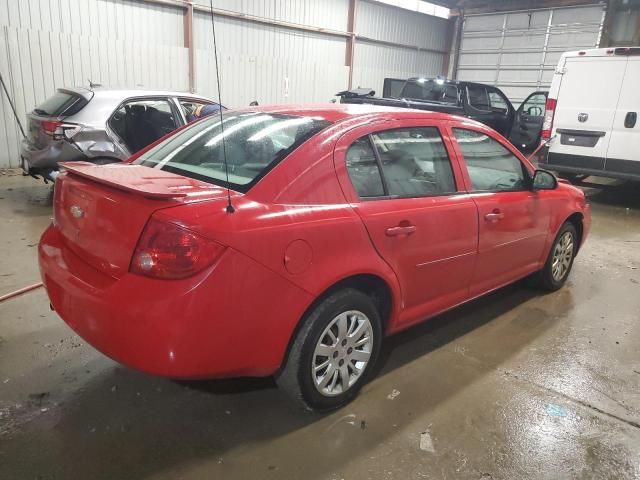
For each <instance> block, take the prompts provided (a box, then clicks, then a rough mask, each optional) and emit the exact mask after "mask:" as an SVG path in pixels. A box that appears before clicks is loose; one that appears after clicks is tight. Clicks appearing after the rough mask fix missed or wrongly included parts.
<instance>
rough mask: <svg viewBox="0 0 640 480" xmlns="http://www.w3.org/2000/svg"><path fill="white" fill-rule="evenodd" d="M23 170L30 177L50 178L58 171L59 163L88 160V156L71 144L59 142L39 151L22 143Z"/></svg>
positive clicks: (24, 140) (28, 142) (30, 145)
mask: <svg viewBox="0 0 640 480" xmlns="http://www.w3.org/2000/svg"><path fill="white" fill-rule="evenodd" d="M20 156H21V158H22V163H21V166H22V169H23V170H24V171H25V173H28V174H29V175H34V176H37V175H42V176H48V175H49V174H50V172H52V171H55V170H58V162H66V161H74V160H76V161H80V160H86V159H87V156H86V155H85V154H84V153H82V152H81V151H80V150H78V149H77V148H75V147H74V146H73V145H71V144H70V143H69V142H65V141H64V140H58V141H55V142H52V143H51V144H50V145H47V147H45V148H43V149H37V148H35V147H34V146H33V144H32V143H31V142H30V141H29V140H27V139H22V142H21V143H20Z"/></svg>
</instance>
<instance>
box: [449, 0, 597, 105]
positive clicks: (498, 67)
mask: <svg viewBox="0 0 640 480" xmlns="http://www.w3.org/2000/svg"><path fill="white" fill-rule="evenodd" d="M603 20H604V6H603V5H593V6H587V7H571V8H557V9H545V10H532V11H527V12H512V13H494V14H483V15H469V16H466V17H465V20H464V27H463V35H462V45H461V50H460V60H459V66H458V75H457V78H458V79H460V80H469V81H475V82H482V83H488V84H491V85H497V86H498V87H499V88H500V89H502V90H503V91H504V93H505V94H506V95H507V96H508V97H509V98H510V99H511V101H512V102H513V104H514V105H516V106H517V105H519V104H520V103H521V102H522V101H523V100H524V99H525V98H526V97H527V96H528V95H529V94H530V93H531V92H533V91H534V90H548V89H549V86H550V84H551V78H552V76H553V71H554V69H555V66H556V65H557V63H558V60H559V59H560V55H561V54H562V52H566V51H569V50H580V49H583V48H594V47H597V46H598V43H599V39H600V35H601V30H602V23H603Z"/></svg>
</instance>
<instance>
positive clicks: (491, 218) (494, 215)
mask: <svg viewBox="0 0 640 480" xmlns="http://www.w3.org/2000/svg"><path fill="white" fill-rule="evenodd" d="M503 218H504V213H502V212H501V211H500V210H498V209H497V208H496V209H495V210H494V211H493V212H491V213H487V214H486V215H485V216H484V219H485V220H486V221H487V222H491V223H496V222H498V221H500V220H502V219H503Z"/></svg>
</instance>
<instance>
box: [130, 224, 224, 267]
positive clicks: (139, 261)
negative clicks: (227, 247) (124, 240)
mask: <svg viewBox="0 0 640 480" xmlns="http://www.w3.org/2000/svg"><path fill="white" fill-rule="evenodd" d="M223 251H224V247H223V246H222V245H220V244H219V243H216V242H214V241H213V240H209V239H207V238H204V237H202V236H200V235H198V234H196V233H193V232H191V231H190V230H187V229H186V228H183V227H181V226H179V225H176V224H174V223H170V222H165V221H162V220H158V219H155V218H151V219H150V220H149V221H148V222H147V225H146V226H145V228H144V231H143V232H142V235H141V236H140V240H139V241H138V245H137V246H136V250H135V252H134V254H133V258H132V259H131V266H130V267H129V270H130V271H131V272H132V273H137V274H139V275H146V276H147V277H153V278H161V279H178V278H186V277H189V276H191V275H194V274H196V273H198V272H199V271H201V270H203V269H205V268H207V267H208V266H210V265H212V264H213V262H215V261H216V259H217V258H218V257H219V256H220V254H222V252H223Z"/></svg>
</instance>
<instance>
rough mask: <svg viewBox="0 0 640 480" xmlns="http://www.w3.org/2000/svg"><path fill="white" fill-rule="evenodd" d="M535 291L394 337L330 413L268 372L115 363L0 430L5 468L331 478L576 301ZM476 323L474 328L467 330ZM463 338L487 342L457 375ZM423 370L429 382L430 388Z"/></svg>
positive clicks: (516, 288) (488, 300)
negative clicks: (295, 400) (291, 393)
mask: <svg viewBox="0 0 640 480" xmlns="http://www.w3.org/2000/svg"><path fill="white" fill-rule="evenodd" d="M539 295H540V293H539V292H536V291H533V290H530V289H527V288H525V287H524V286H523V282H519V283H518V284H515V285H512V286H509V287H506V288H504V289H501V290H499V291H498V292H495V293H493V294H491V295H489V296H487V297H484V298H482V299H479V300H477V301H474V302H472V303H469V304H467V305H465V306H462V307H460V308H457V309H455V310H453V311H450V312H448V313H446V314H444V315H441V316H439V317H437V318H435V319H433V320H431V321H429V322H427V323H425V324H422V325H420V326H417V327H414V328H412V329H410V330H407V331H405V332H403V333H400V334H398V335H396V336H394V337H391V338H389V339H388V341H387V342H386V344H385V347H384V351H383V352H382V357H381V359H380V360H381V361H380V364H379V371H378V374H377V376H376V377H375V378H374V379H373V380H372V382H371V383H370V384H369V385H367V386H366V387H365V389H364V391H363V392H362V394H361V395H360V397H358V398H357V399H356V400H355V401H354V402H353V403H352V404H350V405H349V406H347V407H345V408H343V409H341V410H339V411H336V412H333V413H329V414H312V413H309V412H305V411H302V410H301V409H299V408H298V407H297V406H294V405H293V404H292V403H291V402H289V401H288V399H286V398H285V396H284V395H283V394H282V393H281V392H280V391H279V390H278V389H277V388H275V385H274V382H273V380H272V379H236V380H218V381H205V382H172V381H169V380H166V379H161V378H156V377H151V376H147V375H144V374H141V373H138V372H135V371H132V370H129V369H126V368H124V367H120V366H115V367H113V368H109V369H107V370H106V371H104V372H103V373H101V374H99V375H97V376H95V377H92V378H91V379H90V380H89V381H88V382H87V383H85V384H84V385H83V386H82V387H81V388H80V389H79V390H78V391H77V392H76V393H75V394H73V395H71V396H70V397H68V398H67V399H66V400H65V401H64V404H63V405H60V406H59V407H58V408H56V409H55V413H54V414H52V415H51V416H50V417H48V420H47V421H48V422H49V423H48V424H44V425H43V424H42V423H39V424H36V422H31V423H30V424H28V425H27V426H26V427H25V428H24V429H23V430H22V431H21V432H19V433H16V434H14V435H13V436H12V437H11V438H9V439H4V440H3V442H2V443H3V446H2V448H1V449H0V450H1V453H2V456H3V457H4V459H5V461H4V462H0V478H42V479H48V478H91V479H96V480H97V479H114V478H117V479H125V478H149V477H154V478H158V477H162V478H177V477H180V475H178V473H177V472H180V471H182V469H184V468H187V467H188V466H193V465H194V464H197V465H204V466H206V472H207V475H206V478H213V477H214V476H215V477H217V478H218V475H219V478H229V477H230V476H239V477H241V478H249V477H248V476H247V475H249V476H250V477H251V478H264V477H266V476H267V474H273V476H272V477H271V478H281V477H279V476H278V472H277V471H275V472H273V471H272V470H275V469H276V468H278V465H282V463H280V462H286V463H287V466H288V467H291V468H294V467H296V468H298V469H299V470H298V471H299V472H300V475H299V476H298V477H297V478H302V476H304V477H305V478H324V477H325V476H328V475H330V474H333V473H334V472H337V471H339V469H340V466H342V465H346V464H348V463H349V462H350V461H352V460H353V458H356V457H359V456H362V458H365V457H364V456H365V455H367V454H368V452H369V451H371V449H373V448H375V447H376V446H378V445H379V444H380V443H381V442H384V441H385V440H386V439H387V438H388V437H391V436H392V435H394V432H396V431H397V430H396V428H402V427H403V426H404V425H407V424H408V423H409V422H410V421H411V416H407V410H408V409H411V411H412V412H413V415H414V417H415V416H416V415H423V414H425V413H428V412H430V411H432V410H434V409H435V408H436V407H437V405H438V404H440V403H441V402H444V401H446V400H447V399H448V398H451V397H453V396H455V395H456V394H457V393H458V392H460V391H461V390H462V389H464V388H466V387H468V385H469V384H470V383H473V382H474V381H477V380H478V379H479V378H481V377H482V376H483V375H486V374H491V373H493V372H495V370H496V368H497V367H498V366H499V365H500V364H502V363H504V362H505V361H506V360H507V359H508V358H509V357H511V356H513V355H515V354H517V353H519V352H520V351H522V350H523V349H525V348H526V346H527V345H528V344H529V343H531V342H532V341H534V340H535V339H536V338H538V337H539V336H540V335H543V334H544V332H546V331H547V330H548V329H549V328H551V327H553V325H554V324H555V322H556V321H557V319H558V316H557V314H558V313H559V312H560V313H561V312H562V310H563V309H567V310H568V309H571V308H572V303H571V300H570V296H569V299H567V298H563V299H560V300H558V298H560V297H556V300H551V302H552V304H553V305H552V307H553V310H554V314H553V315H552V314H550V313H545V311H544V310H541V309H540V308H538V307H534V306H528V305H527V303H528V302H529V301H530V300H532V299H535V298H536V297H538V296H539ZM551 297H554V296H553V295H551V296H549V298H551ZM565 297H567V296H566V295H565ZM533 303H535V302H533ZM550 310H551V309H550ZM496 320H497V322H498V323H499V325H497V326H495V328H496V329H497V330H496V331H495V332H493V333H489V334H487V333H485V334H476V332H478V330H482V329H484V328H485V327H490V328H494V327H493V326H492V325H491V322H492V321H496ZM469 334H471V335H473V336H474V337H477V338H474V339H467V338H465V337H466V336H468V335H469ZM496 334H498V341H499V342H500V345H499V348H495V345H494V344H493V343H489V342H495V341H496V338H495V337H496ZM461 341H462V342H466V341H469V342H474V345H475V348H478V349H481V350H491V351H490V352H489V353H488V354H487V355H486V356H483V357H482V358H481V359H475V360H474V361H473V362H472V363H471V364H470V365H471V368H469V367H468V365H467V364H461V365H458V366H457V368H456V369H455V375H442V371H441V365H440V364H439V365H436V367H435V368H434V369H431V367H429V365H430V362H431V360H432V359H436V358H437V356H438V355H439V353H440V352H442V351H443V350H447V349H449V350H452V349H451V347H450V344H451V343H455V342H461ZM452 351H453V350H452ZM451 355H453V353H451ZM461 358H462V357H461ZM417 359H421V360H422V361H421V362H420V365H421V366H420V367H419V368H420V371H419V372H418V374H419V375H420V376H421V377H420V378H421V379H422V380H423V381H422V382H419V383H415V382H411V381H405V382H404V383H403V384H402V391H403V397H402V401H401V402H399V403H398V402H396V403H395V404H394V405H393V408H391V405H390V404H389V400H388V399H387V397H386V396H387V394H388V392H389V391H390V390H391V388H392V387H393V385H394V384H395V383H396V382H398V381H399V376H398V375H393V372H394V371H396V370H399V369H403V372H405V371H414V370H415V369H416V368H418V367H415V366H414V365H415V364H413V363H412V362H414V360H417ZM425 359H429V361H424V360H425ZM438 361H439V362H441V359H440V360H438ZM464 361H467V360H464ZM410 363H412V365H411V366H410V367H408V364H410ZM405 366H407V368H404V367H405ZM438 369H440V371H438ZM445 377H446V378H445ZM425 382H426V383H427V384H428V385H429V387H430V388H429V394H428V395H427V396H425V395H424V390H422V388H423V386H424V384H425ZM411 399H414V400H416V401H415V402H411ZM405 401H407V402H411V403H403V402H405ZM394 415H395V416H394ZM409 415H411V412H410V413H409ZM391 416H393V423H394V425H393V428H392V425H391V423H392V422H391V421H387V422H384V421H382V420H381V419H385V418H387V419H388V418H390V417H391ZM345 419H346V420H345ZM349 419H351V420H349ZM354 419H355V420H354ZM376 422H377V423H376ZM353 425H355V426H353ZM369 425H374V426H373V427H369ZM367 429H369V430H367ZM347 442H348V444H349V445H350V446H349V448H345V444H346V443H347ZM320 445H321V446H322V448H318V447H319V446H320ZM249 448H260V449H264V450H266V452H271V454H270V456H269V457H268V458H266V457H265V455H266V453H265V452H261V455H257V456H255V455H253V456H252V455H251V454H250V453H249V454H248V458H249V460H247V462H250V463H247V464H246V465H245V464H243V465H244V466H242V465H239V464H238V463H231V464H230V463H227V462H226V461H225V458H226V457H227V456H228V455H231V456H234V455H240V456H242V452H244V451H245V450H246V449H249ZM238 452H240V453H238ZM7 460H8V461H7ZM2 464H4V466H2ZM203 468H205V467H203ZM243 469H245V470H246V472H245V471H244V470H243ZM256 469H258V470H256ZM260 469H264V470H262V471H260ZM242 472H244V473H242ZM209 475H212V476H211V477H210V476H209ZM198 478H203V477H202V476H200V477H198Z"/></svg>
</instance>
